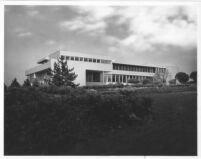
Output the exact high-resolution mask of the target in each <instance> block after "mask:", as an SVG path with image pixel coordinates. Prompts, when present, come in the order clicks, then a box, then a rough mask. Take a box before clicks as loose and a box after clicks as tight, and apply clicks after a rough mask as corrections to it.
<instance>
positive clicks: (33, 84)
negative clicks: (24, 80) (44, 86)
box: [32, 79, 40, 87]
mask: <svg viewBox="0 0 201 159" xmlns="http://www.w3.org/2000/svg"><path fill="white" fill-rule="evenodd" d="M32 86H33V87H39V86H40V83H39V81H38V80H37V79H34V81H33V83H32Z"/></svg>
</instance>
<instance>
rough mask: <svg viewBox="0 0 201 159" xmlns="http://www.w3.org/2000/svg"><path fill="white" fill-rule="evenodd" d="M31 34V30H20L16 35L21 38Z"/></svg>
mask: <svg viewBox="0 0 201 159" xmlns="http://www.w3.org/2000/svg"><path fill="white" fill-rule="evenodd" d="M32 35H33V34H32V33H31V32H21V33H18V34H17V36H18V37H20V38H23V37H29V36H32Z"/></svg>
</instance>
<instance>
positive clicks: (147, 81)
mask: <svg viewBox="0 0 201 159" xmlns="http://www.w3.org/2000/svg"><path fill="white" fill-rule="evenodd" d="M142 83H143V84H151V83H152V81H151V80H150V79H144V80H143V81H142Z"/></svg>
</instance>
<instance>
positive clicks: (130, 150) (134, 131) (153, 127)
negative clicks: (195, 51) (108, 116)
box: [68, 92, 197, 156]
mask: <svg viewBox="0 0 201 159" xmlns="http://www.w3.org/2000/svg"><path fill="white" fill-rule="evenodd" d="M149 96H151V98H152V99H153V101H154V103H153V109H154V110H155V118H154V119H153V121H152V122H150V123H148V124H146V125H142V127H140V128H135V127H130V128H126V129H119V130H118V131H116V132H114V133H111V134H110V135H108V136H107V137H103V138H99V139H89V140H88V141H80V142H79V143H77V145H76V147H75V148H73V149H72V151H71V152H69V151H68V152H69V153H70V154H69V153H68V155H174V156H175V155H182V156H183V155H190V156H193V155H196V154H197V93H196V92H177V93H163V94H151V95H149Z"/></svg>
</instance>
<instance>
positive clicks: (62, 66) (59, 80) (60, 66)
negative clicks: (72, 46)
mask: <svg viewBox="0 0 201 159" xmlns="http://www.w3.org/2000/svg"><path fill="white" fill-rule="evenodd" d="M73 70H74V68H71V69H69V68H68V65H67V61H66V60H65V59H64V56H61V57H59V58H58V61H57V63H56V62H55V63H54V69H53V70H50V71H51V73H50V74H51V80H50V84H54V85H56V86H70V87H76V86H78V85H77V84H75V83H74V82H73V81H74V80H75V79H76V78H77V75H76V74H75V72H73Z"/></svg>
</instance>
